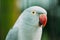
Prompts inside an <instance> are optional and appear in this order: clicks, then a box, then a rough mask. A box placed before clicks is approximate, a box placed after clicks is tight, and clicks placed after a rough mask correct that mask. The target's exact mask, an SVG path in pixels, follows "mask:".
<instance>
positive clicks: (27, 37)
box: [18, 25, 42, 40]
mask: <svg viewBox="0 0 60 40" xmlns="http://www.w3.org/2000/svg"><path fill="white" fill-rule="evenodd" d="M41 36H42V27H39V28H33V27H32V26H30V27H28V28H27V26H26V25H25V26H24V27H22V28H20V30H19V35H18V40H41Z"/></svg>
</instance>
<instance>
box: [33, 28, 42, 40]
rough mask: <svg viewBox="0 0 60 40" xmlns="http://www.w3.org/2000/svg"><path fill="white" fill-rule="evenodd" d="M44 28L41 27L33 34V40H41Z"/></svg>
mask: <svg viewBox="0 0 60 40" xmlns="http://www.w3.org/2000/svg"><path fill="white" fill-rule="evenodd" d="M41 36H42V28H41V27H39V28H38V30H37V31H36V32H35V33H34V34H33V40H41Z"/></svg>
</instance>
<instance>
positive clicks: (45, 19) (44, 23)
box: [39, 14, 47, 26]
mask: <svg viewBox="0 0 60 40" xmlns="http://www.w3.org/2000/svg"><path fill="white" fill-rule="evenodd" d="M39 21H40V23H41V24H42V25H43V26H46V23H47V16H46V14H41V15H40V17H39Z"/></svg>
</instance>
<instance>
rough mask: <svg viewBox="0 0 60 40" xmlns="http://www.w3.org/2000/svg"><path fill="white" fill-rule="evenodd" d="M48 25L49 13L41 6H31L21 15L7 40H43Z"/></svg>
mask: <svg viewBox="0 0 60 40" xmlns="http://www.w3.org/2000/svg"><path fill="white" fill-rule="evenodd" d="M46 24H47V11H46V10H45V9H44V8H42V7H40V6H31V7H29V8H27V9H25V10H24V11H23V12H22V13H21V15H20V16H19V17H18V19H17V21H16V22H15V24H14V26H13V27H12V28H11V29H10V30H9V32H8V34H7V36H6V39H5V40H41V37H42V31H43V28H44V27H45V26H46Z"/></svg>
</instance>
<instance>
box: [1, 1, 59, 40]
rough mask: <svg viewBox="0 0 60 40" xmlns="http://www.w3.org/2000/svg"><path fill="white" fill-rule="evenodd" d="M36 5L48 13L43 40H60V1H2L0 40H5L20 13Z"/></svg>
mask: <svg viewBox="0 0 60 40" xmlns="http://www.w3.org/2000/svg"><path fill="white" fill-rule="evenodd" d="M35 5H37V6H41V7H43V8H45V9H46V10H47V13H48V14H47V17H48V22H47V25H46V27H45V28H44V29H43V34H42V40H60V0H21V1H20V0H18V1H17V0H0V40H5V37H6V35H7V33H8V31H9V29H10V28H12V27H13V25H14V23H15V21H16V20H17V18H18V17H19V15H20V13H21V12H22V11H23V10H24V9H26V8H28V7H30V6H35Z"/></svg>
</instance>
